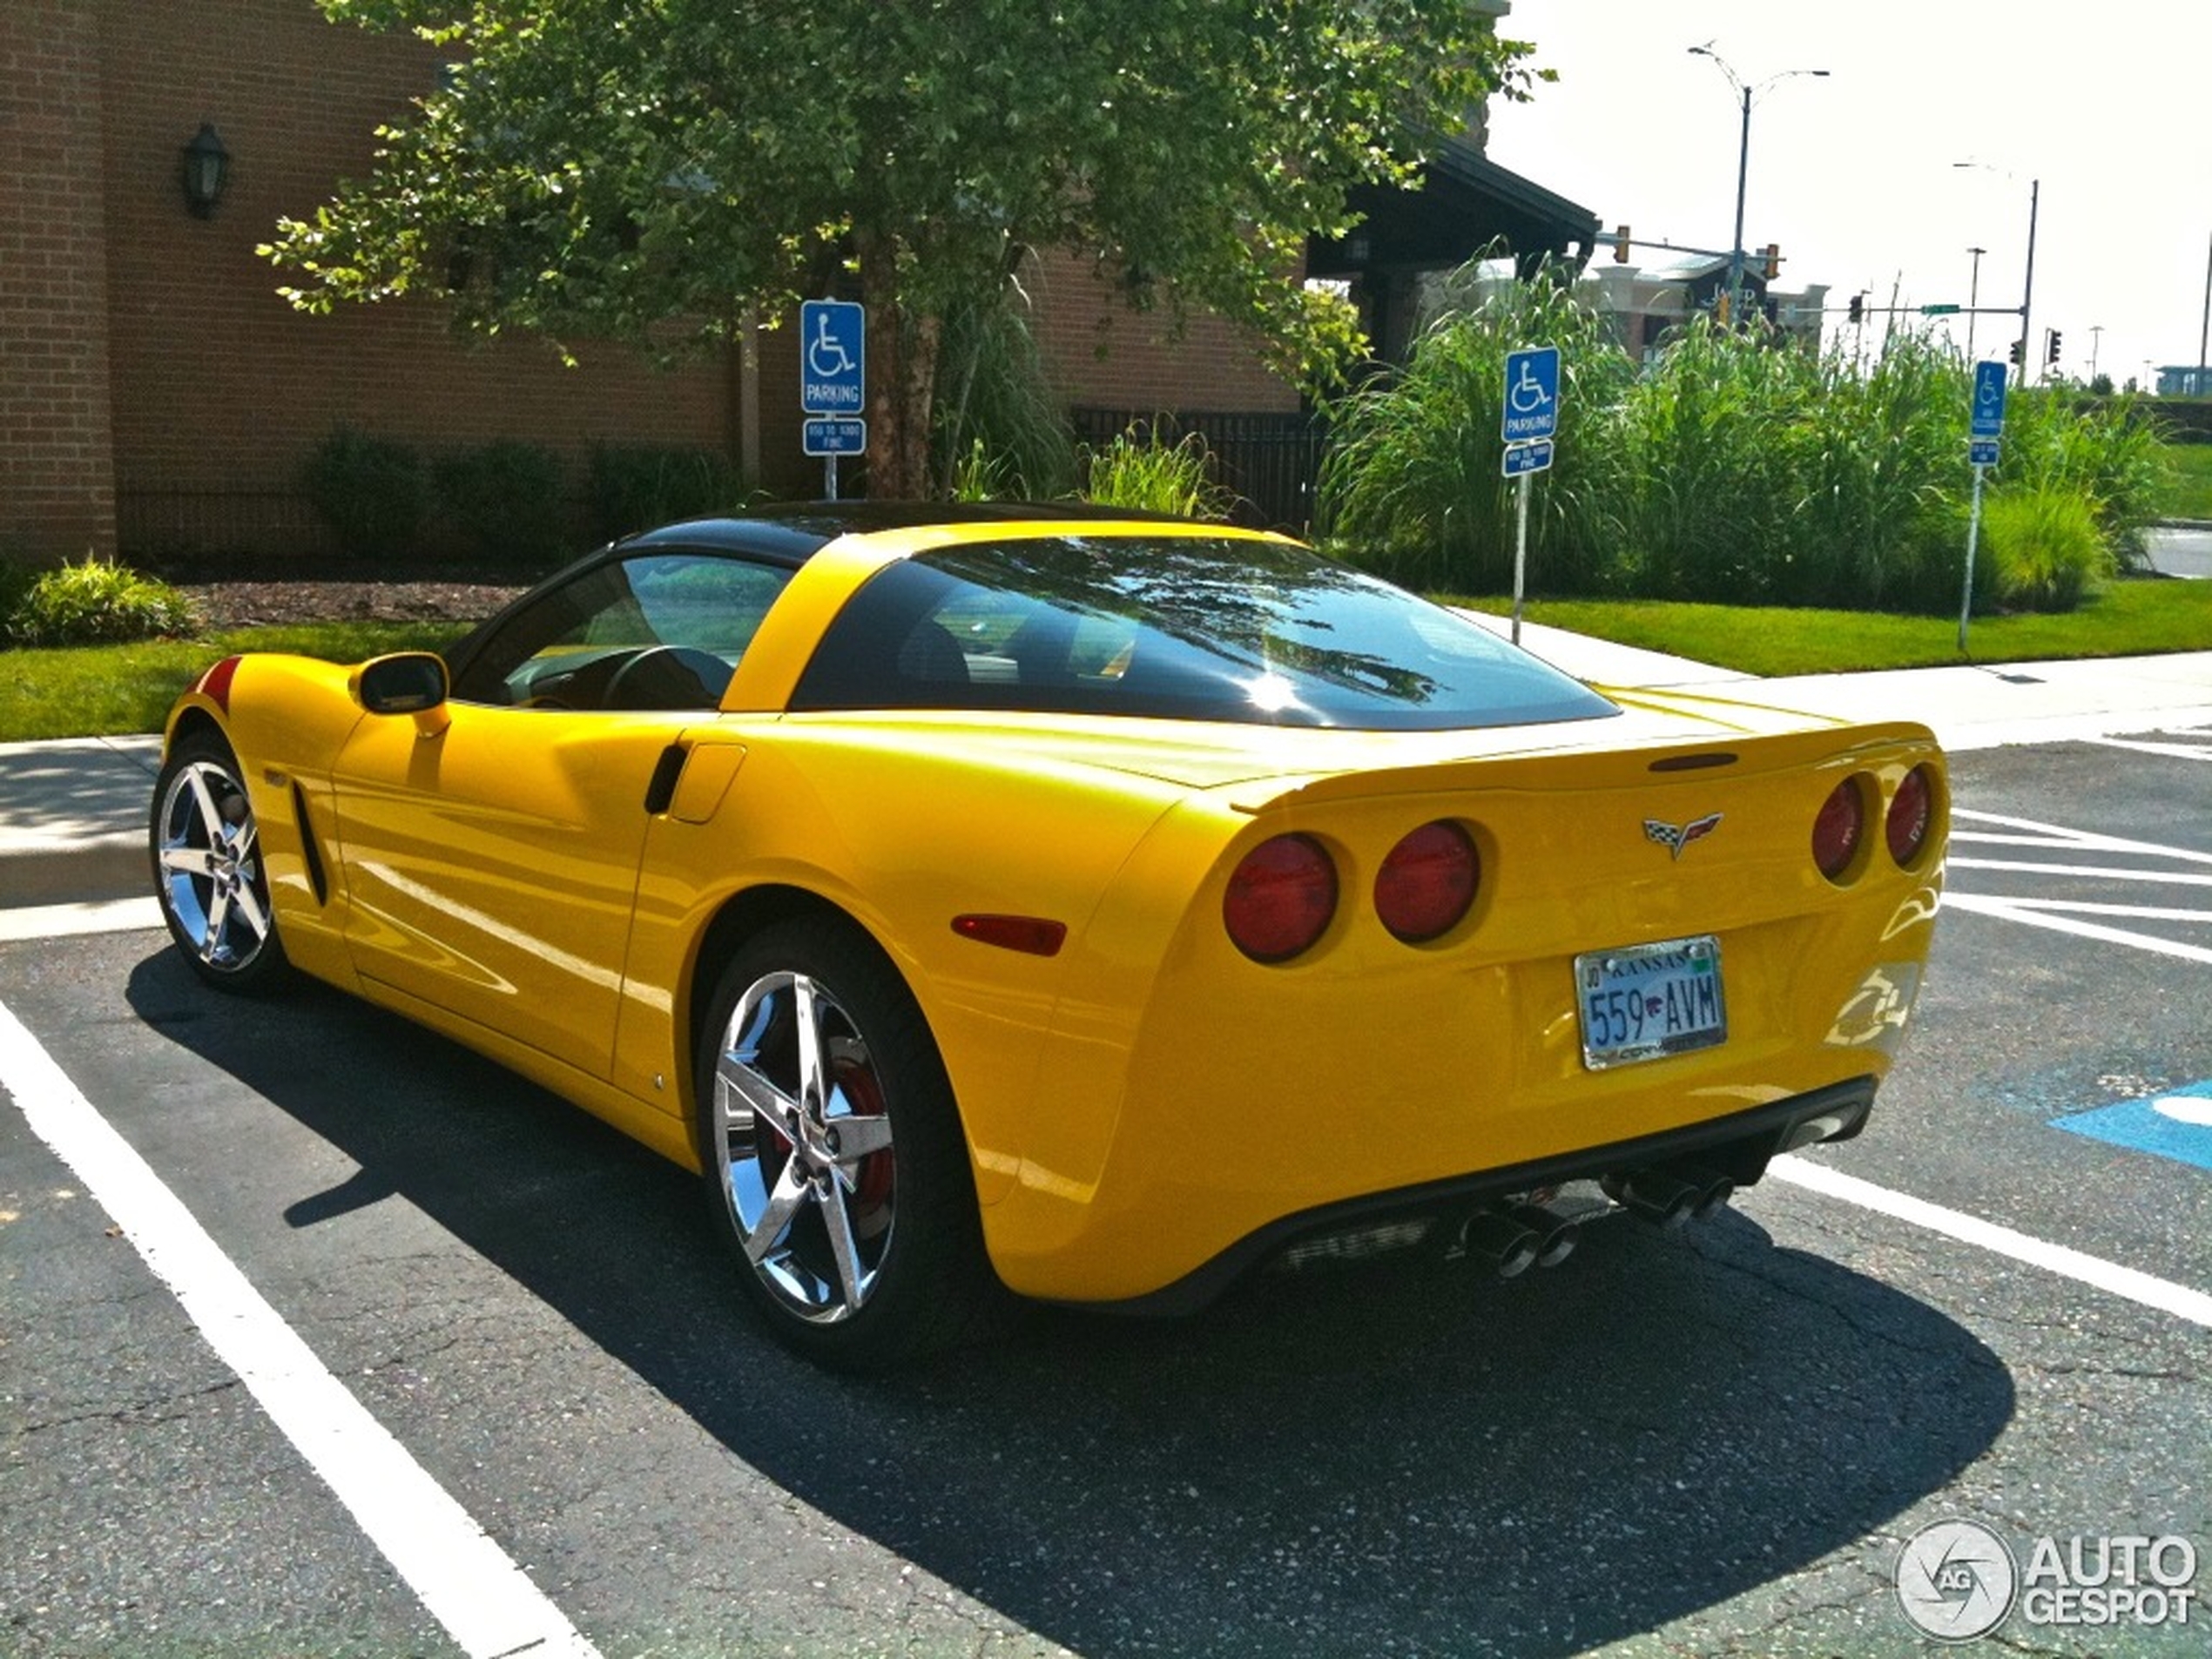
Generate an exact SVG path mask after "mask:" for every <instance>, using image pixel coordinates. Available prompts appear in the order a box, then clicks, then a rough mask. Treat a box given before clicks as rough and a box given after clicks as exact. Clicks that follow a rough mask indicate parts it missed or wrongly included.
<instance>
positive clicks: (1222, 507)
mask: <svg viewBox="0 0 2212 1659" xmlns="http://www.w3.org/2000/svg"><path fill="white" fill-rule="evenodd" d="M1082 462H1083V487H1082V498H1083V499H1084V500H1085V501H1087V502H1093V503H1094V504H1096V505H1097V506H1100V507H1126V508H1129V509H1132V510H1135V511H1137V512H1146V513H1172V514H1174V515H1176V516H1177V517H1179V518H1226V517H1228V516H1229V508H1230V502H1231V497H1230V493H1229V491H1228V490H1226V489H1224V488H1222V486H1221V485H1219V484H1217V483H1216V482H1214V481H1213V453H1212V451H1211V450H1210V449H1208V448H1206V441H1205V438H1204V435H1202V434H1200V433H1197V432H1186V433H1184V435H1183V436H1182V438H1181V439H1179V440H1178V441H1177V442H1174V443H1170V442H1167V440H1166V439H1165V438H1164V437H1163V436H1162V435H1161V434H1160V431H1159V429H1158V428H1157V426H1152V427H1144V428H1139V427H1136V426H1131V427H1130V428H1128V429H1127V430H1126V431H1123V432H1120V433H1117V434H1116V435H1115V437H1114V440H1113V442H1110V443H1109V444H1108V445H1107V446H1106V447H1105V448H1103V449H1093V448H1085V449H1084V450H1083V452H1082Z"/></svg>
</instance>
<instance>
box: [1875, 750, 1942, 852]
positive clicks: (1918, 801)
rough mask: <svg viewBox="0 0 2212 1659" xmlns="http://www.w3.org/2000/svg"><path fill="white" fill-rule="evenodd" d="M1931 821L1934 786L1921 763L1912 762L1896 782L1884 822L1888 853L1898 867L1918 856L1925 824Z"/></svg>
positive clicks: (1933, 820)
mask: <svg viewBox="0 0 2212 1659" xmlns="http://www.w3.org/2000/svg"><path fill="white" fill-rule="evenodd" d="M1934 822H1935V787H1934V785H1933V784H1932V782H1931V781H1930V779H1929V777H1928V769H1927V768H1926V767H1925V766H1915V767H1913V768H1912V771H1910V772H1906V773H1905V781H1904V782H1903V783H1901V784H1899V785H1898V786H1897V793H1896V795H1895V796H1893V797H1892V799H1891V801H1890V816H1889V821H1888V824H1887V826H1886V827H1887V829H1888V833H1889V841H1890V856H1891V857H1892V858H1893V859H1895V860H1897V861H1898V865H1899V866H1900V867H1903V866H1905V865H1908V864H1910V863H1912V860H1915V859H1917V858H1919V856H1920V849H1921V848H1922V847H1923V846H1926V845H1927V841H1928V828H1929V826H1931V825H1932V824H1933V823H1934Z"/></svg>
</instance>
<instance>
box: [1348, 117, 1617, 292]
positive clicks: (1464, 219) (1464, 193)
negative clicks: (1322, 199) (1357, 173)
mask: <svg viewBox="0 0 2212 1659" xmlns="http://www.w3.org/2000/svg"><path fill="white" fill-rule="evenodd" d="M1352 207H1353V208H1354V210H1356V211H1357V212H1359V213H1360V214H1361V215H1362V218H1361V220H1360V223H1359V225H1358V226H1356V227H1355V228H1354V229H1353V230H1352V232H1351V233H1349V234H1347V235H1345V236H1344V237H1341V238H1339V239H1332V240H1324V239H1320V238H1318V237H1317V238H1315V239H1313V241H1312V242H1311V243H1310V244H1309V245H1308V246H1307V250H1306V274H1307V275H1308V276H1315V277H1351V276H1358V275H1359V274H1361V273H1364V272H1367V271H1372V270H1378V269H1390V270H1398V271H1409V270H1411V271H1443V270H1452V269H1454V268H1456V267H1458V266H1462V265H1465V264H1466V263H1467V261H1468V260H1471V259H1473V258H1474V256H1475V255H1476V254H1478V253H1481V252H1482V251H1483V250H1484V249H1486V248H1487V247H1489V246H1491V245H1492V244H1494V243H1502V244H1503V245H1504V247H1505V249H1506V251H1507V252H1508V253H1511V254H1512V255H1513V256H1514V258H1515V259H1517V260H1522V261H1530V260H1535V259H1537V258H1539V257H1541V256H1542V255H1545V254H1549V255H1551V256H1553V257H1554V258H1558V259H1564V260H1571V261H1573V262H1574V263H1575V264H1576V265H1580V264H1581V263H1582V262H1583V261H1584V260H1588V257H1589V254H1590V251H1591V249H1592V247H1593V246H1595V243H1596V240H1597V229H1598V226H1597V215H1596V214H1595V213H1594V212H1591V211H1590V210H1589V209H1588V208H1587V207H1584V206H1581V204H1580V203H1577V202H1571V201H1569V200H1568V199H1567V198H1566V197H1564V196H1561V195H1557V194H1554V192H1551V191H1548V190H1546V189H1545V188H1544V187H1543V186H1542V185H1540V184H1537V183H1536V182H1535V181H1534V179H1524V178H1522V177H1521V175H1520V174H1519V173H1517V172H1513V171H1512V170H1511V169H1510V168H1507V167H1501V166H1500V165H1498V164H1497V163H1496V162H1494V161H1493V160H1491V159H1490V158H1488V157H1487V156H1486V155H1484V154H1483V153H1482V152H1480V151H1479V150H1477V149H1476V148H1475V147H1474V145H1472V144H1469V143H1467V142H1466V141H1465V140H1464V139H1459V138H1452V139H1447V140H1445V141H1444V142H1443V143H1442V144H1440V145H1437V147H1436V149H1435V150H1434V152H1433V153H1431V154H1430V155H1429V157H1428V158H1427V159H1426V160H1425V161H1424V162H1423V163H1422V165H1421V170H1420V188H1418V189H1413V190H1401V189H1397V188H1394V187H1390V186H1385V185H1361V186H1360V187H1359V188H1358V189H1356V190H1354V191H1353V192H1352Z"/></svg>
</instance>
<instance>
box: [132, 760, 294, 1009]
mask: <svg viewBox="0 0 2212 1659" xmlns="http://www.w3.org/2000/svg"><path fill="white" fill-rule="evenodd" d="M149 839H150V840H151V843H152V856H153V880H154V890H155V892H156V894H158V897H159V898H160V900H161V915H162V920H163V921H165V922H167V923H168V924H169V934H170V936H171V937H172V939H174V940H175V941H176V942H177V948H178V950H179V952H180V953H181V954H183V956H184V958H185V961H187V962H188V963H190V964H191V966H192V971H193V972H194V973H196V974H199V976H200V978H202V979H204V980H206V981H207V982H208V983H209V984H211V985H217V986H220V987H221V988H224V989H225V990H231V991H260V990H267V989H270V988H273V987H274V986H276V985H277V984H278V983H280V981H283V980H284V979H285V978H286V977H287V976H288V975H289V974H290V972H291V964H290V963H289V962H287V961H286V960H285V954H284V946H283V944H282V942H281V941H280V940H279V939H278V938H277V924H276V911H275V909H274V907H273V906H272V905H271V904H270V902H269V883H268V873H267V871H266V868H265V867H264V866H263V864H262V861H261V843H260V826H259V825H258V824H257V823H256V821H255V819H254V816H253V799H252V798H251V797H250V796H248V795H247V793H246V785H245V781H244V778H243V774H242V773H241V772H240V770H239V764H238V757H237V756H236V755H234V754H233V753H232V752H231V746H230V745H229V744H228V743H226V742H225V741H224V740H223V738H222V737H221V736H220V734H219V733H217V732H206V731H202V732H192V733H189V734H187V735H186V736H184V737H182V738H179V739H178V740H177V741H176V742H175V743H174V744H172V745H171V746H170V751H169V758H168V759H167V760H166V761H165V763H164V764H163V765H162V768H161V775H160V777H159V779H157V780H156V782H155V784H154V789H153V821H152V827H151V833H150V837H149Z"/></svg>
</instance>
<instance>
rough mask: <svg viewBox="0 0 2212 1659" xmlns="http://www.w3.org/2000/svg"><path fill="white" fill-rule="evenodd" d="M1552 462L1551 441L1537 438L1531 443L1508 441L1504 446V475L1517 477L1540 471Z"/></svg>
mask: <svg viewBox="0 0 2212 1659" xmlns="http://www.w3.org/2000/svg"><path fill="white" fill-rule="evenodd" d="M1551 464H1552V441H1551V440H1550V439H1549V438H1539V439H1537V440H1536V441H1535V442H1533V443H1509V444H1507V446H1506V460H1505V468H1504V471H1505V475H1506V476H1507V477H1508V478H1519V477H1521V475H1524V474H1527V473H1532V472H1541V471H1543V470H1544V469H1545V468H1547V467H1548V466H1550V465H1551Z"/></svg>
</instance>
